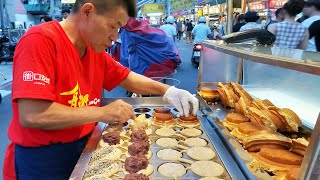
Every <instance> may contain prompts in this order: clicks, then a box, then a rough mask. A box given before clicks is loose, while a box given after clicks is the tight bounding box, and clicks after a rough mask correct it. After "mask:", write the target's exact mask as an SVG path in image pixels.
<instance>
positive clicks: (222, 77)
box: [198, 41, 320, 179]
mask: <svg viewBox="0 0 320 180" xmlns="http://www.w3.org/2000/svg"><path fill="white" fill-rule="evenodd" d="M319 57H320V54H319V53H317V52H307V51H302V50H292V49H280V48H274V47H267V46H257V45H255V44H250V43H248V44H245V43H241V44H225V43H224V42H223V41H204V42H203V51H202V52H201V60H200V66H199V74H198V90H199V89H200V87H212V88H216V86H217V83H218V82H229V81H233V82H237V83H240V84H242V85H243V87H244V89H246V90H247V91H248V92H249V93H250V94H251V95H253V96H256V97H259V98H266V99H270V98H271V99H272V98H273V99H272V100H271V102H275V104H276V105H277V106H280V107H281V106H284V107H288V108H292V109H293V110H294V111H295V112H296V113H297V114H298V115H299V116H300V118H301V119H302V121H303V123H304V126H305V128H306V129H311V131H312V129H313V134H312V138H311V141H310V145H309V147H308V151H307V153H306V155H305V157H304V161H303V164H302V166H301V167H302V168H301V169H302V171H301V174H300V178H301V179H310V178H311V177H312V178H319V177H320V170H319V169H320V167H319V166H320V165H319V163H317V161H315V162H314V161H311V159H316V160H319V151H320V150H319V149H320V142H319V141H320V136H319V131H320V121H319V119H320V118H319V117H318V113H319V111H320V108H319V107H320V104H319V103H320V97H319V95H318V92H320V86H319V84H320V59H319ZM263 95H264V97H260V96H263ZM279 95H281V98H279V97H277V96H279ZM301 96H302V97H301ZM199 99H200V98H199ZM296 100H297V101H296ZM201 101H202V104H203V105H202V106H203V107H205V106H206V108H205V109H206V111H208V112H209V114H211V116H212V117H213V118H212V119H213V121H211V124H212V126H213V127H217V129H218V131H217V132H218V134H220V136H221V140H222V141H223V142H224V143H225V146H226V147H227V148H228V149H229V153H230V154H231V155H232V157H233V158H234V159H235V161H236V162H237V165H238V166H239V168H240V169H241V170H242V172H243V173H244V174H251V172H250V171H249V170H248V168H247V167H246V166H245V162H246V160H245V159H241V158H240V156H239V155H238V153H237V152H236V151H237V149H239V148H240V149H241V148H242V147H241V145H240V144H239V143H238V142H237V141H236V140H235V138H234V137H233V136H232V135H231V134H230V132H229V131H228V130H227V129H226V128H225V127H224V126H223V125H222V123H221V122H220V120H222V119H223V118H224V117H225V115H226V113H227V111H229V110H227V109H225V108H224V107H223V106H222V105H221V104H213V105H208V104H207V103H206V102H205V101H203V100H201ZM284 101H285V103H284ZM299 102H300V103H299ZM301 104H303V106H306V107H301V106H302V105H301ZM295 106H298V107H295ZM317 117H318V118H317ZM315 122H317V123H315ZM251 175H252V174H251Z"/></svg>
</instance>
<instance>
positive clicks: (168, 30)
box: [160, 16, 177, 40]
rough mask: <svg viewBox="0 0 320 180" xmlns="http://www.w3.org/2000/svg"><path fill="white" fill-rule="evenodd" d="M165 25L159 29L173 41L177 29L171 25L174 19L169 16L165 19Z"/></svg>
mask: <svg viewBox="0 0 320 180" xmlns="http://www.w3.org/2000/svg"><path fill="white" fill-rule="evenodd" d="M166 22H167V24H165V25H162V26H161V27H160V29H161V30H162V31H164V32H165V33H166V34H167V36H168V37H170V38H172V39H173V40H174V38H175V36H176V35H177V29H176V27H175V26H174V25H173V24H174V17H173V16H169V17H168V18H167V21H166Z"/></svg>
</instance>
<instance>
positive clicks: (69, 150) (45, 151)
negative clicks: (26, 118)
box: [4, 135, 89, 180]
mask: <svg viewBox="0 0 320 180" xmlns="http://www.w3.org/2000/svg"><path fill="white" fill-rule="evenodd" d="M88 137H89V135H87V136H85V137H83V138H81V139H79V140H77V141H74V142H71V143H64V144H62V143H60V144H51V145H47V146H41V147H23V146H20V145H17V144H13V143H11V144H10V145H9V146H8V150H7V154H6V157H8V159H7V161H6V162H5V164H4V180H14V179H17V180H20V179H21V180H34V179H48V180H49V179H52V180H60V179H61V180H63V179H69V177H70V175H71V173H72V171H73V168H74V167H75V165H76V164H77V161H78V159H79V157H80V155H81V153H82V151H83V149H84V147H85V145H86V143H87V140H88ZM9 151H10V152H9ZM14 174H15V177H14Z"/></svg>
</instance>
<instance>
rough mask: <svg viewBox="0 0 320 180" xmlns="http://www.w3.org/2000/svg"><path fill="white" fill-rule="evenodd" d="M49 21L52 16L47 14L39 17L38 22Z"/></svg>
mask: <svg viewBox="0 0 320 180" xmlns="http://www.w3.org/2000/svg"><path fill="white" fill-rule="evenodd" d="M49 21H52V18H51V17H49V16H42V17H41V18H40V23H45V22H49Z"/></svg>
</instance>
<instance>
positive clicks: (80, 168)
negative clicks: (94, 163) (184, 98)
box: [70, 97, 246, 180]
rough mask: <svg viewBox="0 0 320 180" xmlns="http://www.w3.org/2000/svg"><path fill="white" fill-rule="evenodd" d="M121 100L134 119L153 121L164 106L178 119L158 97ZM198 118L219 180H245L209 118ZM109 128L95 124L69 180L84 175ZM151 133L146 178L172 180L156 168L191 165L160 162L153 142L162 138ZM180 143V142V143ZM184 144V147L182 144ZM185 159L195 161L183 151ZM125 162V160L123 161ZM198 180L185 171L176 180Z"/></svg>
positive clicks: (200, 113) (115, 177)
mask: <svg viewBox="0 0 320 180" xmlns="http://www.w3.org/2000/svg"><path fill="white" fill-rule="evenodd" d="M114 100H116V99H104V100H103V101H102V103H103V104H108V103H110V102H112V101H114ZM123 100H124V101H126V102H128V103H130V104H131V105H133V107H134V111H135V114H136V116H138V115H140V114H146V117H147V118H148V119H147V120H150V121H152V119H153V112H154V109H155V108H158V107H167V108H170V109H171V113H172V114H173V116H174V117H177V115H178V112H177V111H176V109H175V108H173V107H172V106H169V105H168V104H166V103H164V102H162V99H161V98H159V97H158V98H154V97H153V98H123ZM197 117H198V119H199V120H200V125H199V126H197V127H195V128H197V129H200V130H201V131H202V134H201V135H200V136H199V138H202V139H204V140H206V141H207V143H208V144H207V146H206V147H209V148H211V149H213V150H214V152H215V153H216V156H215V157H214V158H213V159H212V160H211V161H213V162H216V163H218V164H220V165H222V167H223V168H224V173H223V174H222V175H221V176H219V177H218V178H221V179H246V178H245V177H244V175H243V174H242V171H241V170H240V169H239V168H238V166H237V165H235V163H234V160H233V159H232V157H231V155H230V154H229V153H228V151H227V149H226V148H225V147H224V146H223V143H222V142H221V141H220V139H219V137H218V136H217V134H216V133H215V130H214V129H213V128H212V126H211V125H210V123H209V120H208V118H210V117H209V116H207V115H206V114H204V113H202V111H198V113H197ZM108 128H109V127H108V126H107V125H106V124H104V123H98V124H97V126H96V128H95V130H94V132H93V133H92V136H91V138H90V139H89V141H88V144H87V146H86V148H85V149H84V151H83V153H82V155H81V157H80V158H79V161H78V163H77V165H76V166H75V168H74V170H73V173H72V175H71V176H70V179H82V177H83V176H84V173H85V171H86V168H87V166H88V164H89V161H90V158H91V154H92V152H93V151H94V150H95V149H96V147H97V144H98V142H99V141H100V139H101V135H102V132H103V131H105V130H108ZM127 128H128V126H125V127H124V129H127ZM151 128H152V130H153V133H152V135H149V139H150V142H151V145H150V151H151V152H152V157H151V158H150V159H149V163H150V164H151V165H152V166H153V168H154V171H153V173H152V174H151V175H150V176H149V178H150V179H155V180H160V179H161V180H162V179H163V180H167V179H173V178H168V177H165V176H162V175H161V174H160V173H158V167H159V166H160V165H162V164H163V163H167V162H173V163H178V164H182V165H183V166H185V167H189V166H191V165H190V164H187V163H182V162H178V161H166V160H162V159H160V158H159V157H158V156H157V152H158V151H159V150H161V149H166V148H165V147H161V146H158V145H157V144H156V140H157V139H159V138H161V137H160V136H158V135H156V133H155V130H156V129H158V128H160V127H156V126H153V125H152V126H151ZM173 128H174V130H175V131H177V132H179V131H180V130H181V129H182V128H183V127H179V126H175V127H173ZM176 139H178V140H180V139H181V138H179V137H177V138H176ZM179 144H181V143H179ZM181 145H183V144H181ZM172 149H175V150H178V151H181V150H182V149H179V148H172ZM182 158H184V159H188V160H191V161H194V162H195V161H196V160H193V159H191V158H190V157H188V156H187V154H186V152H185V153H183V157H182ZM122 159H124V158H122ZM118 164H119V166H120V167H121V168H122V167H123V164H124V163H121V162H119V163H118ZM123 177H124V174H123V172H119V173H118V174H117V176H113V177H112V178H113V179H122V178H123ZM200 178H201V177H199V176H197V175H196V174H194V173H193V172H192V170H187V173H186V174H185V175H184V176H183V177H180V178H177V179H182V180H193V179H194V180H196V179H200Z"/></svg>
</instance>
